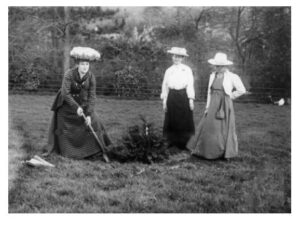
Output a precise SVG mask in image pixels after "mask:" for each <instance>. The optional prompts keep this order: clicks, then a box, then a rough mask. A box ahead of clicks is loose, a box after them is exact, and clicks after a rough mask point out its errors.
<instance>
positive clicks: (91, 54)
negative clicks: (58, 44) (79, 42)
mask: <svg viewBox="0 0 300 226" xmlns="http://www.w3.org/2000/svg"><path fill="white" fill-rule="evenodd" d="M70 56H71V57H72V58H74V59H75V60H87V61H96V60H99V59H100V53H99V52H98V51H97V50H94V49H92V48H89V47H74V48H73V49H72V50H71V52H70Z"/></svg>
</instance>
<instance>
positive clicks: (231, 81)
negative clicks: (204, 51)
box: [187, 53, 246, 159]
mask: <svg viewBox="0 0 300 226" xmlns="http://www.w3.org/2000/svg"><path fill="white" fill-rule="evenodd" d="M208 62H209V63H210V64H211V65H213V66H214V72H213V73H212V74H211V75H210V78H209V84H208V93H207V103H206V108H205V114H204V117H203V118H202V119H201V121H200V123H199V125H198V127H197V129H196V134H195V136H193V137H192V138H191V139H190V141H189V142H188V144H187V147H188V149H190V150H191V151H192V155H194V156H198V157H202V158H205V159H218V158H226V159H228V158H232V157H235V156H237V154H238V141H237V136H236V130H235V114H234V109H233V103H232V100H235V99H236V98H238V97H240V96H241V95H243V94H244V93H245V92H246V89H245V87H244V85H243V83H242V81H241V79H240V77H239V76H238V75H236V74H234V73H232V72H230V71H229V70H228V68H227V66H228V65H231V64H232V62H231V61H229V60H228V59H227V55H226V54H224V53H217V54H216V55H215V58H213V59H210V60H208Z"/></svg>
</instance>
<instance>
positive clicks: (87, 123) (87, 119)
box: [85, 116, 92, 126]
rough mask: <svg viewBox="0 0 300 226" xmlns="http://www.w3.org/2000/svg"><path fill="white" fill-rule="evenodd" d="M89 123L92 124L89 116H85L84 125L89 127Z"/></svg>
mask: <svg viewBox="0 0 300 226" xmlns="http://www.w3.org/2000/svg"><path fill="white" fill-rule="evenodd" d="M91 123H92V119H91V116H87V117H86V120H85V124H86V125H87V126H90V125H91Z"/></svg>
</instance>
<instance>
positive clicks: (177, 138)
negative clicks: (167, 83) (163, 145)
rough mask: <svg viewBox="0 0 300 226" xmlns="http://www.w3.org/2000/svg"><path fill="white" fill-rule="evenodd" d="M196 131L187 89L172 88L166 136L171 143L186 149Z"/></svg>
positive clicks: (166, 122)
mask: <svg viewBox="0 0 300 226" xmlns="http://www.w3.org/2000/svg"><path fill="white" fill-rule="evenodd" d="M194 133H195V126H194V120H193V111H191V110H190V106H189V99H188V96H187V93H186V89H181V90H175V89H170V90H169V93H168V98H167V112H166V113H165V120H164V127H163V134H164V136H165V137H166V138H167V139H168V141H169V142H170V144H172V145H175V146H177V147H178V148H180V149H184V148H185V146H186V143H187V141H188V140H189V139H190V137H191V136H192V135H193V134H194Z"/></svg>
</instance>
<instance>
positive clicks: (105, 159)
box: [3, 2, 297, 223]
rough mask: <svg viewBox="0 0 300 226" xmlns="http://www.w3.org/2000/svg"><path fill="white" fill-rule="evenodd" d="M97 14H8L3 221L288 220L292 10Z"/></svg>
mask: <svg viewBox="0 0 300 226" xmlns="http://www.w3.org/2000/svg"><path fill="white" fill-rule="evenodd" d="M83 4H84V2H83ZM99 4H100V5H99ZM99 4H98V5H96V4H95V5H94V6H90V5H87V6H72V5H69V6H68V5H66V6H63V5H62V6H50V5H49V6H34V5H31V6H22V5H19V6H16V5H8V6H7V13H8V19H7V20H8V57H7V58H8V79H7V81H8V84H7V87H8V91H7V93H8V98H7V99H8V100H7V101H8V132H7V133H8V193H7V197H8V209H7V213H8V214H16V213H23V214H24V213H35V214H37V213H44V214H45V213H46V214H52V213H59V214H61V213H73V214H78V213H80V214H88V213H94V214H95V213H96V214H110V213H121V214H137V213H151V214H155V213H164V214H168V213H175V214H187V213H193V214H206V213H222V214H236V213H246V214H258V213H259V214H266V213H267V214H269V213H276V214H286V216H288V215H290V214H291V213H292V198H291V197H292V196H291V193H292V192H291V184H292V179H291V174H292V173H291V162H292V155H291V149H292V148H291V125H292V123H291V103H292V92H291V90H292V89H291V80H292V76H291V74H292V70H291V58H292V55H291V41H292V38H291V34H292V29H291V21H292V13H294V12H293V7H292V6H291V5H289V4H287V5H280V6H278V5H274V6H272V5H271V6H255V5H253V6H247V5H246V6H243V5H240V6H209V5H207V6H188V5H186V6H176V5H170V6H138V5H136V6H122V5H120V6H105V5H101V3H99ZM3 76H5V75H3ZM294 85H295V84H294ZM295 89H297V87H296V88H295ZM3 151H4V150H3ZM294 151H296V150H294ZM5 161H6V160H5ZM293 201H295V200H293ZM195 223H197V222H195Z"/></svg>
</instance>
